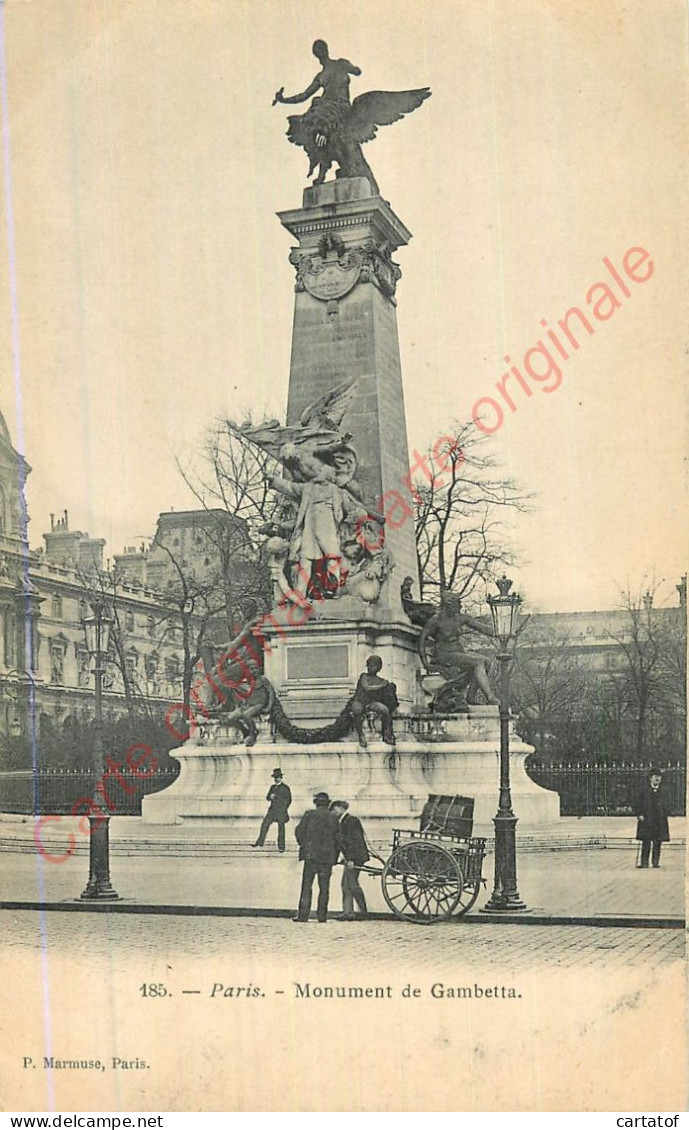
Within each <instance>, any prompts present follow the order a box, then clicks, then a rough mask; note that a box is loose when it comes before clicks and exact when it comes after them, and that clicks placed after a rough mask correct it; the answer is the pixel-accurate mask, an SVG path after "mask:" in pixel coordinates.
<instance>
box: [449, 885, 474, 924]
mask: <svg viewBox="0 0 689 1130" xmlns="http://www.w3.org/2000/svg"><path fill="white" fill-rule="evenodd" d="M480 891H481V883H480V882H476V883H467V884H466V886H465V887H463V888H462V893H461V894H460V896H459V902H458V904H457V908H456V910H455V912H454V913H455V918H461V917H462V915H463V914H468V913H469V911H470V910H471V908H472V906H473V905H474V903H475V902H476V899H477V898H478V896H479V894H480Z"/></svg>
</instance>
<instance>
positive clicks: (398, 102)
mask: <svg viewBox="0 0 689 1130" xmlns="http://www.w3.org/2000/svg"><path fill="white" fill-rule="evenodd" d="M313 53H314V55H315V56H316V58H317V59H318V61H319V62H320V64H321V70H320V71H319V73H318V74H317V75H316V77H315V78H314V80H313V82H312V83H311V84H310V86H308V87H307V88H306V90H304V91H302V92H301V94H293V95H291V96H289V97H287V96H286V95H285V93H284V88H283V87H281V88H280V90H278V92H277V94H276V95H275V98H274V99H273V105H275V104H276V103H277V102H281V103H283V104H291V103H297V102H305V101H306V99H307V98H312V97H313V96H314V95H316V96H317V97H313V102H312V103H311V105H310V106H309V108H308V110H307V111H306V113H305V114H300V115H293V116H291V117H290V118H289V119H288V120H289V128H288V130H287V137H288V138H289V140H290V141H291V142H292V143H293V144H294V145H301V146H302V148H303V149H305V150H306V153H307V155H308V158H309V162H310V164H309V172H308V175H309V176H311V174H312V173H313V172H314V171H315V170H316V169H318V175H317V177H316V179H315V180H314V184H322V183H323V181H324V180H325V177H326V174H327V173H328V171H329V170H330V169H331V168H332V165H333V163H334V162H337V164H338V165H339V168H338V170H337V173H336V176H337V177H365V178H366V179H367V180H368V181H369V182H370V184H371V187H372V189H373V192H374V193H375V194H378V192H379V189H378V185H377V183H376V179H375V177H374V175H373V173H372V171H371V168H370V166H369V164H368V161H367V160H366V158H365V157H364V155H363V153H362V152H361V146H362V144H363V143H364V142H366V141H372V140H373V138H374V137H375V136H376V133H377V130H378V126H389V125H391V124H392V123H393V122H397V121H399V120H400V118H403V117H404V115H405V114H410V113H411V112H412V110H416V109H418V107H419V106H420V105H421V103H422V102H423V101H425V99H426V98H428V97H429V96H430V93H431V92H430V90H429V89H428V87H427V86H424V87H421V88H420V89H418V90H397V91H388V90H370V91H369V92H368V93H367V94H360V95H359V96H358V98H355V99H354V101H353V102H351V101H350V97H349V81H350V75H360V74H361V70H360V68H359V67H355V66H354V65H353V64H352V63H350V62H349V61H348V60H347V59H331V58H330V55H329V52H328V45H327V43H325V42H324V41H323V40H322V39H317V40H316V42H315V43H314V45H313ZM319 91H320V92H321V93H320V94H319V93H318V92H319Z"/></svg>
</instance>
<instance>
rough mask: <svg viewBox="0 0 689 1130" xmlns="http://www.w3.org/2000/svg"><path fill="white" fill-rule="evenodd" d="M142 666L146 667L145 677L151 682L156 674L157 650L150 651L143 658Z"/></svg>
mask: <svg viewBox="0 0 689 1130" xmlns="http://www.w3.org/2000/svg"><path fill="white" fill-rule="evenodd" d="M144 666H145V668H146V678H147V679H148V680H149V681H151V682H152V681H153V680H154V679H155V677H156V674H157V672H158V652H157V651H152V652H151V654H150V655H147V656H146V658H145V660H144Z"/></svg>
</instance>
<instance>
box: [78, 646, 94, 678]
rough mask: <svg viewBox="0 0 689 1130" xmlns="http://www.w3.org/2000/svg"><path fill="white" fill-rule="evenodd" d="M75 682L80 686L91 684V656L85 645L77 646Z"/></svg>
mask: <svg viewBox="0 0 689 1130" xmlns="http://www.w3.org/2000/svg"><path fill="white" fill-rule="evenodd" d="M77 682H78V684H79V686H80V687H90V686H91V656H90V655H89V653H88V651H87V649H86V648H85V647H79V648H77Z"/></svg>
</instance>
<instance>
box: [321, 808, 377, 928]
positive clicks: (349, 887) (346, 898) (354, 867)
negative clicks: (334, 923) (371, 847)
mask: <svg viewBox="0 0 689 1130" xmlns="http://www.w3.org/2000/svg"><path fill="white" fill-rule="evenodd" d="M348 808H349V804H348V803H347V801H346V800H334V801H333V802H332V804H331V805H330V809H331V811H332V812H334V813H335V814H336V816H337V818H338V820H339V822H340V834H341V836H342V854H343V856H344V867H343V868H342V914H341V915H340V921H341V922H353V921H354V918H355V915H354V903H356V904H357V906H358V908H359V917H360V918H365V917H366V914H367V909H366V896H365V895H364V892H363V890H362V889H361V884H360V882H359V872H360V871H361V868H362V867H363V866H364V864H365V863H368V861H369V859H370V858H371V857H370V855H369V853H368V846H367V844H366V836H365V835H364V829H363V828H362V826H361V820H359V818H358V816H352V814H351V812H348V811H347V810H348Z"/></svg>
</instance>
